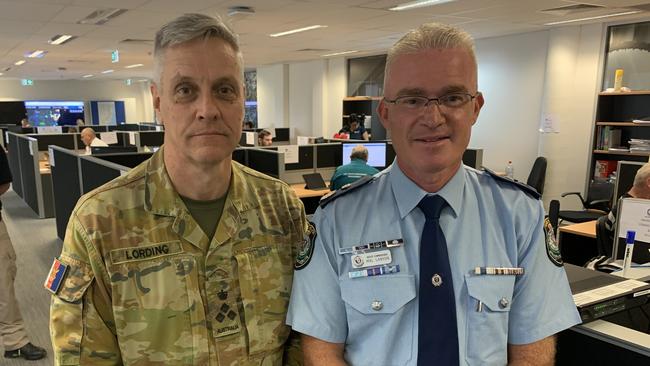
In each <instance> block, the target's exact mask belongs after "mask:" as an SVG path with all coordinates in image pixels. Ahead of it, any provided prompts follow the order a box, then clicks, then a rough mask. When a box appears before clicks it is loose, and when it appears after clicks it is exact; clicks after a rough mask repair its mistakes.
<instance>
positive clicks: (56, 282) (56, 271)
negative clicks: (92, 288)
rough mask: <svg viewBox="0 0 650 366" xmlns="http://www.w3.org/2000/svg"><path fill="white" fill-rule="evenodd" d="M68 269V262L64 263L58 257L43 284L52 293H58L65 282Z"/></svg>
mask: <svg viewBox="0 0 650 366" xmlns="http://www.w3.org/2000/svg"><path fill="white" fill-rule="evenodd" d="M67 270H68V266H67V265H66V264H63V262H61V261H60V260H58V259H54V262H53V263H52V268H50V273H49V274H48V275H47V279H46V280H45V283H44V284H43V286H45V288H46V289H47V290H48V291H50V292H51V293H53V294H56V293H57V292H58V291H59V287H61V283H63V277H64V276H65V272H66V271H67Z"/></svg>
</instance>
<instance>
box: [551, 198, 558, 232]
mask: <svg viewBox="0 0 650 366" xmlns="http://www.w3.org/2000/svg"><path fill="white" fill-rule="evenodd" d="M559 215H560V201H558V200H551V202H549V204H548V220H549V221H550V222H551V226H552V227H553V232H554V233H555V235H557V227H558V224H559V219H560V217H559Z"/></svg>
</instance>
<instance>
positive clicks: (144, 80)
mask: <svg viewBox="0 0 650 366" xmlns="http://www.w3.org/2000/svg"><path fill="white" fill-rule="evenodd" d="M147 81H149V79H140V80H138V82H140V83H146V82H147Z"/></svg>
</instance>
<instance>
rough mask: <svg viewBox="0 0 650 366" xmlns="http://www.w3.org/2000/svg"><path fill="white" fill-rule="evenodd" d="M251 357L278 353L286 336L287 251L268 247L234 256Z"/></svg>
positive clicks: (290, 267)
mask: <svg viewBox="0 0 650 366" xmlns="http://www.w3.org/2000/svg"><path fill="white" fill-rule="evenodd" d="M235 258H236V260H237V266H238V275H239V284H240V288H241V297H242V302H243V305H244V318H245V323H246V331H247V334H248V353H249V356H251V357H256V356H265V355H268V354H270V353H273V352H275V353H276V354H277V355H278V357H280V359H279V360H281V358H282V351H281V350H280V351H278V348H279V347H281V346H282V345H283V344H284V343H285V341H286V340H287V338H288V336H289V331H290V329H289V327H288V326H286V325H285V318H286V314H287V307H288V305H289V294H290V292H291V281H292V276H293V260H292V258H291V252H290V251H289V250H286V251H279V250H278V248H277V246H275V245H268V246H260V247H253V248H246V249H243V250H240V251H237V252H235Z"/></svg>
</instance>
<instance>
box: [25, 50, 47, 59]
mask: <svg viewBox="0 0 650 366" xmlns="http://www.w3.org/2000/svg"><path fill="white" fill-rule="evenodd" d="M46 53H47V51H43V50H36V51H29V52H27V53H25V57H29V58H42V57H43V56H45V54H46Z"/></svg>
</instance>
